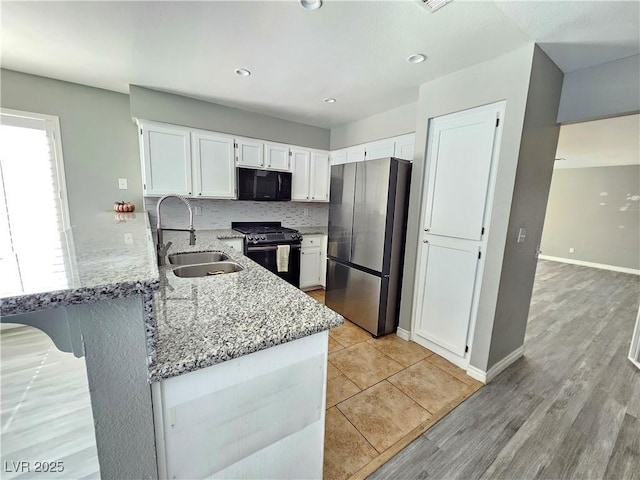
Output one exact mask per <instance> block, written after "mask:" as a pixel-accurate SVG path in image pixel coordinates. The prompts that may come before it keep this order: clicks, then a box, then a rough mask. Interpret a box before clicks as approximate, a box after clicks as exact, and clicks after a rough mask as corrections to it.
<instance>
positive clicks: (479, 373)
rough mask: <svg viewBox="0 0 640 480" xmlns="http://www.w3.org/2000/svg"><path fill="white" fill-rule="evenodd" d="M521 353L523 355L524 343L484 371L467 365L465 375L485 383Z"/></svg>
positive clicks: (520, 355)
mask: <svg viewBox="0 0 640 480" xmlns="http://www.w3.org/2000/svg"><path fill="white" fill-rule="evenodd" d="M522 355H524V345H523V346H521V347H519V348H517V349H515V350H514V351H513V352H511V353H510V354H509V355H507V356H506V357H504V358H503V359H502V360H500V361H499V362H498V363H496V364H495V365H494V366H493V367H491V368H490V369H489V370H488V371H486V372H485V371H484V370H480V369H479V368H477V367H474V366H473V365H469V366H467V375H469V376H470V377H471V378H475V379H476V380H478V381H479V382H482V383H484V384H487V383H489V382H490V381H491V380H493V379H494V378H496V377H497V376H498V375H499V374H500V373H502V372H503V371H504V370H505V369H506V368H507V367H508V366H510V365H511V364H512V363H513V362H515V361H516V360H518V359H519V358H520V357H522Z"/></svg>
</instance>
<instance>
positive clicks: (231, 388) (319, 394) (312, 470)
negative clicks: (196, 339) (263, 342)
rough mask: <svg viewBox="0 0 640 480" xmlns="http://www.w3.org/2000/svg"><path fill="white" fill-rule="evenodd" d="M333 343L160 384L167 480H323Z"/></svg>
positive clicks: (270, 353) (156, 405) (319, 340)
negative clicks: (329, 356) (329, 355)
mask: <svg viewBox="0 0 640 480" xmlns="http://www.w3.org/2000/svg"><path fill="white" fill-rule="evenodd" d="M327 337H328V333H327V332H326V331H324V332H320V333H317V334H315V335H311V336H309V337H305V338H301V339H299V340H294V341H292V342H288V343H285V344H282V345H278V346H275V347H271V348H268V349H266V350H261V351H259V352H255V353H251V354H249V355H245V356H243V357H240V358H237V359H233V360H228V361H226V362H223V363H220V364H217V365H213V366H210V367H206V368H203V369H200V370H196V371H194V372H189V373H185V374H182V375H180V376H177V377H173V378H169V379H166V380H162V381H160V382H157V383H154V384H153V385H152V389H151V392H152V400H153V415H154V424H155V430H156V449H157V458H158V474H159V475H158V476H159V478H160V479H166V478H193V479H196V478H281V479H296V478H322V458H323V443H324V419H325V393H326V369H327V345H328V338H327Z"/></svg>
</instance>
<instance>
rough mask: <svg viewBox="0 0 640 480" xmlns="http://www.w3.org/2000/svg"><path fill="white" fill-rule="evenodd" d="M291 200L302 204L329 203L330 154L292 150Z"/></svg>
mask: <svg viewBox="0 0 640 480" xmlns="http://www.w3.org/2000/svg"><path fill="white" fill-rule="evenodd" d="M291 168H292V186H291V200H298V201H302V202H328V201H329V174H330V168H331V166H330V165H329V154H328V153H327V152H320V151H311V150H303V149H297V148H292V149H291Z"/></svg>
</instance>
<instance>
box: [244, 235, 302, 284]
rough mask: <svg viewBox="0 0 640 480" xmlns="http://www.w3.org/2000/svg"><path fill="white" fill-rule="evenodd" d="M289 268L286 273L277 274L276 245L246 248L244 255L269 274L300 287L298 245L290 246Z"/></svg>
mask: <svg viewBox="0 0 640 480" xmlns="http://www.w3.org/2000/svg"><path fill="white" fill-rule="evenodd" d="M290 247H291V249H290V251H289V268H288V269H287V271H286V272H278V265H277V263H276V253H277V250H278V249H277V247H276V245H261V246H253V245H250V246H247V247H246V252H245V255H246V256H247V257H249V258H250V259H251V260H253V261H254V262H256V263H257V264H259V265H261V266H263V267H264V268H266V269H267V270H269V271H270V272H273V273H275V274H276V275H278V276H279V277H280V278H282V279H284V280H286V281H287V282H289V283H290V284H291V285H294V286H296V287H300V244H299V243H298V244H294V245H290Z"/></svg>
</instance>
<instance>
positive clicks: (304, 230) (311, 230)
mask: <svg viewBox="0 0 640 480" xmlns="http://www.w3.org/2000/svg"><path fill="white" fill-rule="evenodd" d="M296 230H298V231H299V232H300V233H301V234H302V236H303V237H304V236H305V235H327V231H328V228H327V226H326V225H317V226H315V227H296Z"/></svg>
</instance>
